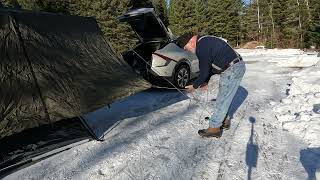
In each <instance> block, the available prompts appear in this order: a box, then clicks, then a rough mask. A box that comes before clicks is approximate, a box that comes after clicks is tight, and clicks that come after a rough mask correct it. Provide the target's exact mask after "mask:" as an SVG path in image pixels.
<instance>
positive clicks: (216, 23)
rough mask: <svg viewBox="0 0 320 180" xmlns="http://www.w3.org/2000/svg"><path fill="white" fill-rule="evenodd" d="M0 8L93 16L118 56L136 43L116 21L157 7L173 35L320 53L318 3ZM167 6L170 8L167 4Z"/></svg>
mask: <svg viewBox="0 0 320 180" xmlns="http://www.w3.org/2000/svg"><path fill="white" fill-rule="evenodd" d="M0 2H1V3H0V6H5V7H12V8H22V9H30V10H41V11H47V12H55V13H63V14H69V15H79V16H94V17H95V18H96V19H97V21H98V23H99V26H100V28H101V30H102V31H103V33H104V34H105V36H106V38H107V39H108V40H109V41H110V42H111V43H112V45H113V47H115V49H116V50H117V51H118V52H122V51H124V50H125V49H127V48H128V47H129V46H130V45H132V44H134V43H135V42H136V41H137V39H136V38H134V37H135V35H134V33H133V32H132V30H131V29H130V27H129V26H128V25H127V24H125V23H119V21H118V20H117V17H119V16H120V15H122V14H123V13H124V12H126V11H127V10H129V9H134V8H139V7H154V8H155V10H156V13H157V14H158V16H159V17H160V18H161V19H162V21H163V22H164V24H165V25H167V26H168V27H169V28H170V29H171V30H172V32H173V33H174V34H175V35H176V36H179V35H181V34H183V33H185V32H190V31H193V32H197V33H200V34H210V35H215V36H219V37H223V38H225V39H227V40H228V41H229V42H230V44H231V45H233V46H235V47H241V46H242V45H244V44H245V43H247V42H251V41H258V42H260V43H261V44H264V45H265V46H266V47H268V48H310V47H311V46H315V47H317V48H320V47H319V46H320V1H319V0H251V1H250V2H247V3H244V2H243V1H242V0H223V1H221V0H170V1H166V0H90V1H89V0H59V1H57V0H56V1H52V0H0ZM168 2H169V4H168Z"/></svg>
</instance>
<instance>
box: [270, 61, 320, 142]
mask: <svg viewBox="0 0 320 180" xmlns="http://www.w3.org/2000/svg"><path fill="white" fill-rule="evenodd" d="M292 76H294V77H293V79H292V84H291V85H289V87H288V89H287V94H288V96H287V97H286V98H284V99H282V100H281V102H280V103H274V102H272V103H270V104H271V105H275V106H274V108H273V110H274V111H275V113H276V117H277V119H278V120H279V121H280V122H282V126H283V129H284V130H287V131H289V132H291V133H293V134H295V135H296V136H298V137H300V138H302V139H305V141H306V142H307V143H308V144H309V146H310V147H319V146H320V138H319V137H320V67H319V66H313V67H309V68H305V69H303V70H300V71H297V72H294V73H292Z"/></svg>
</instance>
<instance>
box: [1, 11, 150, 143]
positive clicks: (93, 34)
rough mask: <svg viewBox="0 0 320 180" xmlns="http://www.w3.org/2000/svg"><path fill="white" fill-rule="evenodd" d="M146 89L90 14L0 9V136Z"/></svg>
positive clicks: (52, 120)
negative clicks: (76, 14)
mask: <svg viewBox="0 0 320 180" xmlns="http://www.w3.org/2000/svg"><path fill="white" fill-rule="evenodd" d="M149 87H150V84H149V83H148V82H146V81H145V80H143V79H142V78H141V77H139V76H137V75H136V74H135V73H134V72H133V71H132V70H131V68H130V67H129V66H128V65H127V64H126V63H125V62H124V61H123V60H122V59H120V58H119V56H118V55H117V54H116V53H115V51H114V50H113V49H112V47H111V46H110V44H109V43H108V42H107V41H106V40H105V39H104V37H103V35H102V33H101V31H100V29H99V27H98V25H97V23H96V21H95V19H94V18H84V17H77V16H64V15H57V14H50V13H40V12H30V11H16V10H8V9H2V10H0V139H1V138H3V137H5V136H9V135H12V134H16V133H19V132H21V131H24V130H26V129H30V128H34V127H37V126H40V125H43V124H49V123H52V122H56V121H59V120H61V119H67V118H73V117H77V116H82V115H84V114H86V113H89V112H92V111H94V110H96V109H99V108H101V107H103V106H105V105H107V104H111V103H112V102H115V101H117V100H119V99H121V98H124V97H127V96H129V95H131V94H134V93H136V92H139V91H142V90H145V89H147V88H149Z"/></svg>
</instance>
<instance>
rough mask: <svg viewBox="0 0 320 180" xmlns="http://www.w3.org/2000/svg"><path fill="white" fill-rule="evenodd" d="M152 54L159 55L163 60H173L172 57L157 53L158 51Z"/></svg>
mask: <svg viewBox="0 0 320 180" xmlns="http://www.w3.org/2000/svg"><path fill="white" fill-rule="evenodd" d="M153 54H154V55H157V56H159V57H161V58H162V59H163V60H165V61H175V60H174V59H172V58H169V57H167V56H164V55H162V54H158V53H153Z"/></svg>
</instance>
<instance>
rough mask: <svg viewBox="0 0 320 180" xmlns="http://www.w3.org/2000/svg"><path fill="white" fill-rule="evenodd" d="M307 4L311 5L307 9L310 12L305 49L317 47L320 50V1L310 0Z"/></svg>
mask: <svg viewBox="0 0 320 180" xmlns="http://www.w3.org/2000/svg"><path fill="white" fill-rule="evenodd" d="M305 3H309V4H308V5H307V4H305V5H306V6H307V8H306V9H308V10H309V11H310V12H309V13H307V14H310V15H309V16H310V17H309V18H308V20H307V22H308V23H307V25H306V35H305V39H304V42H305V47H306V48H309V47H310V46H315V47H316V48H317V49H320V1H319V0H310V2H308V0H306V1H305Z"/></svg>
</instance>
